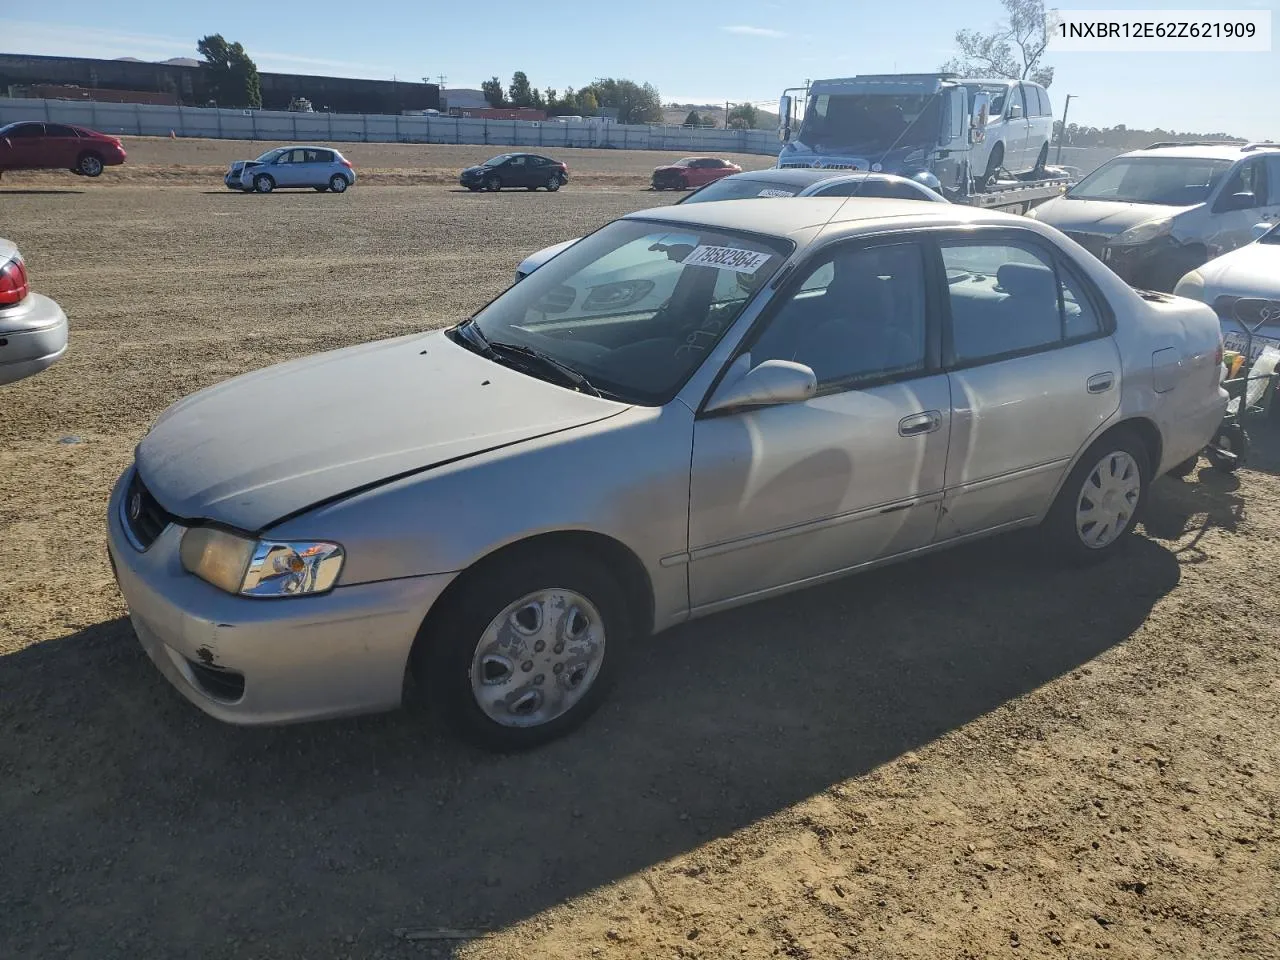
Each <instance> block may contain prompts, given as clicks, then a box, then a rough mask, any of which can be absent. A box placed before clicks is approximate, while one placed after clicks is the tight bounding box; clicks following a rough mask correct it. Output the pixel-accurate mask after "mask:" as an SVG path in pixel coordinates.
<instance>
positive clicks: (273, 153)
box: [254, 147, 284, 163]
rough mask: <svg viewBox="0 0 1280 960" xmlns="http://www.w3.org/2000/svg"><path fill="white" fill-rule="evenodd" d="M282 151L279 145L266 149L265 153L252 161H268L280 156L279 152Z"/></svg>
mask: <svg viewBox="0 0 1280 960" xmlns="http://www.w3.org/2000/svg"><path fill="white" fill-rule="evenodd" d="M282 153H284V149H283V148H281V147H276V149H274V150H268V151H267V152H266V153H264V154H263V155H262V156H260V157H259V158H258V159H257V160H255V161H254V163H270V162H271V161H272V160H274V159H275V158H276V157H278V156H280V154H282Z"/></svg>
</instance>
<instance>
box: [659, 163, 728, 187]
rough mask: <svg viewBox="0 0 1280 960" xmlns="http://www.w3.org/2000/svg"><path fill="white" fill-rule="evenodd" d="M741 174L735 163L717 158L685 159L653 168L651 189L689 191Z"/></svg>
mask: <svg viewBox="0 0 1280 960" xmlns="http://www.w3.org/2000/svg"><path fill="white" fill-rule="evenodd" d="M741 172H742V168H741V167H740V166H738V165H737V164H736V163H730V162H729V161H728V160H721V159H719V158H718V157H685V158H684V159H683V160H677V161H676V162H675V163H672V164H668V165H667V166H665V167H657V168H655V169H654V171H653V189H655V190H689V189H691V188H692V187H701V186H705V185H706V184H708V183H710V182H711V181H712V180H719V179H720V178H721V177H727V176H729V175H730V174H731V173H741Z"/></svg>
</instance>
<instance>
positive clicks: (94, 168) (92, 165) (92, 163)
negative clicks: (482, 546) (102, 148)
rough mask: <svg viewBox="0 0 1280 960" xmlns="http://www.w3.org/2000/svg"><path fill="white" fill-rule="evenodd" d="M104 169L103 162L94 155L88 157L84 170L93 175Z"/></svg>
mask: <svg viewBox="0 0 1280 960" xmlns="http://www.w3.org/2000/svg"><path fill="white" fill-rule="evenodd" d="M101 169H102V164H101V163H99V162H98V161H97V160H95V159H94V158H93V157H86V158H85V161H84V172H85V173H87V174H90V175H93V174H95V173H97V172H98V171H100V170H101Z"/></svg>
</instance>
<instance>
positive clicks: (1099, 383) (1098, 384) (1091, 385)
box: [1085, 372, 1116, 393]
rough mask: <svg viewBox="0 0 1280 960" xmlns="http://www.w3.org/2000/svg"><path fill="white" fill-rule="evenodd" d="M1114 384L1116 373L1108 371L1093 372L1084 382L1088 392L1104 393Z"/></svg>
mask: <svg viewBox="0 0 1280 960" xmlns="http://www.w3.org/2000/svg"><path fill="white" fill-rule="evenodd" d="M1115 385H1116V375H1115V374H1114V373H1110V372H1108V373H1095V374H1094V375H1093V376H1092V377H1090V378H1089V379H1088V381H1087V382H1086V384H1085V386H1086V387H1087V388H1088V390H1089V392H1090V393H1106V392H1107V391H1108V390H1110V389H1111V388H1112V387H1114V386H1115Z"/></svg>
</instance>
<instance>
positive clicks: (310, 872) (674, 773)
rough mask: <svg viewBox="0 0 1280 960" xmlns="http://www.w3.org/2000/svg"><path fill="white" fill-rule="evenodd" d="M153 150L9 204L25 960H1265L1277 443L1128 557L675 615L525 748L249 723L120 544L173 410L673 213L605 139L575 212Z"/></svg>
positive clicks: (0, 824)
mask: <svg viewBox="0 0 1280 960" xmlns="http://www.w3.org/2000/svg"><path fill="white" fill-rule="evenodd" d="M129 149H130V155H131V157H133V158H138V160H139V163H140V167H141V164H142V162H143V161H145V162H146V163H149V164H153V165H154V166H155V167H156V169H157V171H159V172H158V173H156V175H155V176H154V177H153V178H152V179H151V180H150V181H148V180H147V179H146V178H145V177H143V176H142V174H141V173H140V172H139V171H137V170H135V171H134V174H133V176H130V177H121V178H117V177H115V176H114V171H108V174H107V175H105V176H104V177H103V178H102V179H101V180H100V181H97V182H93V183H86V182H85V181H83V180H80V179H79V178H74V177H71V176H69V175H43V174H42V175H25V176H15V177H12V178H11V177H6V178H5V180H4V182H3V184H0V235H3V236H6V237H8V238H10V239H13V240H15V241H16V242H17V243H18V244H19V246H20V247H21V248H22V250H23V252H24V253H25V254H26V256H27V258H28V261H29V266H30V268H31V273H32V277H33V280H34V283H35V285H36V288H37V289H38V290H40V291H42V292H44V293H47V294H49V295H51V296H53V297H55V298H56V299H57V300H58V301H59V302H60V303H61V304H62V305H63V307H64V308H65V309H66V311H67V313H68V315H69V316H70V317H71V323H72V341H71V351H70V353H69V354H68V356H67V357H66V358H65V359H64V360H63V361H62V362H60V363H59V364H57V365H56V366H55V367H53V368H52V369H50V370H49V371H47V372H45V373H43V374H41V375H39V376H37V377H35V378H32V379H30V380H28V381H24V382H22V383H19V384H16V385H13V386H10V387H5V388H0V478H3V484H4V494H3V497H0V865H2V867H0V874H2V876H3V880H2V881H0V955H3V956H5V957H20V958H28V957H29V958H41V960H44V958H49V957H77V958H79V957H83V958H91V960H107V958H122V960H124V958H129V960H133V958H151V957H155V958H171V957H201V958H203V957H208V958H226V957H237V958H238V957H254V958H298V957H307V958H316V960H336V958H343V957H350V958H353V960H355V958H359V960H366V958H374V957H380V958H385V960H392V958H395V960H399V958H426V957H446V956H456V957H459V958H463V957H465V958H469V960H472V958H474V960H480V958H483V960H490V958H492V960H508V958H510V960H516V958H520V960H526V958H529V957H546V958H566V960H567V958H590V957H604V958H616V960H641V958H643V960H649V958H658V957H686V958H693V957H702V958H708V960H712V958H715V960H719V958H727V957H746V958H755V957H761V958H764V957H776V956H782V957H791V958H812V960H825V958H838V957H846V956H850V957H873V958H913V960H915V958H918V960H940V958H947V960H950V958H955V960H975V958H979V957H1052V958H1083V957H1099V956H1111V957H1123V958H1126V960H1127V958H1134V960H1148V958H1150V960H1157V958H1159V960H1166V958H1169V957H1179V958H1181V957H1185V958H1220V957H1221V958H1227V957H1231V958H1235V957H1250V958H1276V957H1280V903H1278V898H1277V891H1278V890H1280V834H1278V833H1277V828H1278V826H1280V825H1278V824H1277V815H1278V813H1280V737H1278V736H1277V731H1280V592H1278V591H1277V587H1276V584H1277V579H1276V569H1277V567H1276V564H1277V562H1278V561H1280V542H1278V537H1280V480H1277V474H1278V473H1280V432H1277V431H1271V430H1268V429H1265V428H1262V427H1260V428H1259V430H1258V432H1257V436H1256V440H1257V443H1258V444H1259V452H1258V457H1257V459H1256V461H1255V468H1254V469H1250V470H1247V471H1245V472H1243V473H1242V474H1241V475H1240V476H1239V477H1238V478H1230V477H1225V476H1222V475H1218V474H1215V473H1213V472H1211V471H1208V470H1205V471H1202V472H1200V473H1198V474H1197V475H1193V476H1192V477H1191V478H1190V479H1189V480H1188V481H1185V482H1179V481H1175V480H1169V479H1163V480H1160V481H1159V482H1158V483H1157V484H1156V485H1155V486H1154V487H1153V489H1152V501H1151V509H1150V513H1149V515H1148V518H1147V522H1146V525H1145V529H1144V532H1143V536H1141V537H1138V538H1135V541H1134V543H1133V544H1132V547H1131V549H1130V550H1129V552H1128V553H1127V555H1125V556H1123V557H1122V558H1119V559H1117V560H1116V561H1115V562H1113V563H1110V564H1108V565H1106V566H1105V567H1102V568H1099V569H1093V570H1088V571H1075V572H1065V571H1063V570H1060V569H1058V568H1056V567H1054V566H1053V565H1051V564H1050V563H1048V562H1047V561H1045V560H1043V559H1041V555H1040V554H1039V553H1038V552H1037V551H1036V550H1035V544H1034V542H1033V541H1032V539H1031V538H1027V537H1012V538H1004V539H1001V540H996V541H991V542H988V543H986V544H982V545H979V546H975V547H970V548H965V549H961V550H959V551H956V552H953V553H951V554H947V555H941V556H937V557H934V558H931V559H927V560H923V561H919V562H915V563H911V564H905V565H902V566H899V567H896V568H893V569H888V570H884V571H880V572H877V573H874V574H870V575H866V576H863V577H858V578H854V579H851V580H848V581H846V582H844V583H838V584H834V585H830V586H826V587H822V588H818V589H813V590H809V591H807V592H803V593H799V594H794V595H791V596H789V597H786V598H783V599H779V600H775V601H770V602H766V603H763V604H758V605H755V606H752V607H749V608H746V609H743V610H739V611H734V612H731V613H726V614H722V615H718V616H716V617H713V618H709V619H706V620H703V621H700V622H697V623H694V624H690V625H687V626H684V627H681V628H678V629H676V630H672V631H670V632H668V633H666V634H663V635H661V636H658V637H656V638H653V639H652V640H651V641H649V642H646V643H644V644H643V645H641V646H640V647H639V648H638V649H637V650H636V651H635V657H634V661H633V664H632V666H631V668H630V670H629V671H628V675H627V676H626V677H625V678H624V681H623V683H622V684H621V685H620V687H619V689H618V690H617V692H616V695H615V696H614V698H613V699H612V700H611V701H610V702H609V703H608V704H607V705H606V706H605V707H604V708H603V709H602V710H601V712H600V713H599V714H597V716H596V717H595V718H593V720H592V721H591V722H590V723H589V724H588V725H586V726H585V727H584V728H583V729H581V730H580V731H578V732H577V733H576V734H574V735H573V736H571V737H569V738H568V739H566V740H563V741H561V742H558V743H556V744H553V745H552V746H550V747H548V748H545V749H543V750H540V751H538V752H535V753H532V754H529V755H524V756H519V757H514V758H498V757H493V756H488V755H481V754H478V753H475V752H473V751H471V750H469V749H467V748H465V747H462V746H460V745H458V744H457V743H455V742H454V741H452V740H450V739H448V738H446V737H444V736H442V735H441V734H439V733H438V732H437V731H435V730H434V729H432V728H431V727H430V725H429V724H428V723H427V720H426V716H425V711H424V710H422V709H420V708H418V707H414V706H411V707H409V708H407V709H406V710H404V711H401V712H399V713H396V714H389V715H385V716H377V717H368V718H362V719H358V720H351V721H342V722H333V723H325V724H316V725H310V726H301V727H289V728H277V729H239V728H234V727H229V726H223V725H220V724H218V723H216V722H215V721H213V720H210V719H208V718H206V717H205V716H204V715H203V714H201V713H200V712H199V711H197V710H196V709H195V708H193V707H191V706H190V705H189V704H187V703H186V701H185V700H183V699H182V698H181V697H180V696H179V695H178V694H177V693H176V692H175V691H173V690H172V689H170V687H169V686H168V684H167V683H166V682H165V681H164V680H163V679H162V678H161V677H160V675H159V674H158V673H157V671H156V670H155V669H154V668H153V667H152V666H151V665H150V663H149V662H148V661H147V660H146V658H145V656H144V655H143V654H142V652H141V650H140V649H139V647H138V645H137V643H136V641H135V639H134V637H133V633H132V631H131V629H130V627H129V625H128V622H127V620H126V619H124V613H125V611H124V608H123V605H122V603H121V600H120V597H119V595H118V594H117V592H116V590H115V588H114V586H113V584H112V582H111V576H110V572H109V569H108V565H107V562H106V558H105V555H104V525H103V512H104V508H105V502H106V497H107V493H108V489H109V487H110V484H111V483H112V482H113V480H114V479H115V477H116V476H117V475H118V474H119V472H120V471H121V470H122V469H123V468H124V467H125V466H126V464H127V463H128V461H129V458H130V455H131V451H132V448H133V446H134V444H136V443H137V441H138V440H139V439H140V438H141V436H142V435H143V433H144V432H145V430H146V429H147V427H148V425H149V424H150V423H151V422H152V421H153V419H154V418H155V417H156V416H157V415H158V414H159V413H160V412H161V411H162V410H163V409H164V408H165V407H166V406H167V405H168V404H169V403H171V402H173V401H174V400H176V399H178V398H179V397H181V396H183V395H185V394H187V393H190V392H191V391H194V390H196V389H198V388H200V387H203V386H206V385H208V384H211V383H214V382H216V381H218V380H221V379H224V378H226V377H228V376H231V375H233V374H236V373H239V372H242V371H246V370H250V369H253V368H257V367H262V366H265V365H267V364H270V363H272V362H275V361H278V360H282V359H286V358H290V357H295V356H298V355H302V354H306V353H311V352H314V351H317V350H321V349H326V348H330V347H336V346H341V345H345V344H352V343H357V342H360V341H366V340H371V339H375V338H379V337H386V336H392V335H397V334H401V333H405V332H409V331H413V330H419V329H422V328H426V327H433V326H438V325H441V324H445V323H449V322H452V321H454V320H457V319H459V318H461V317H462V316H465V315H466V314H467V313H469V312H470V311H472V310H473V309H474V308H476V307H477V306H479V305H481V304H482V303H483V302H484V301H486V300H487V299H488V298H489V297H491V296H492V295H494V294H495V293H497V292H498V291H499V290H500V289H501V288H502V287H503V286H504V285H505V284H506V283H507V282H508V279H509V277H510V275H511V271H512V268H513V267H514V266H515V264H516V263H517V262H518V261H519V260H520V259H521V258H522V257H523V256H524V255H525V254H527V253H529V252H530V251H532V250H535V249H537V248H539V247H541V246H542V245H544V244H547V243H551V242H553V241H557V240H561V239H566V238H569V237H572V236H575V235H577V234H579V233H580V232H582V231H583V230H586V229H590V228H592V227H594V226H596V225H598V224H600V223H602V222H604V221H606V220H608V219H610V218H612V217H614V216H616V215H618V214H621V213H623V212H626V211H629V210H632V209H636V208H639V207H642V206H645V205H651V204H655V203H664V202H668V201H669V200H670V199H671V197H670V195H664V194H653V193H649V192H646V191H644V190H643V189H642V186H643V174H644V172H645V171H646V170H648V169H649V168H650V167H652V166H653V165H654V163H656V162H657V160H656V159H655V157H654V156H653V155H648V154H644V155H626V154H622V153H620V152H616V151H603V152H601V155H600V156H596V155H592V156H591V157H590V158H589V159H588V158H587V155H586V154H585V153H584V154H583V155H582V159H577V158H576V157H573V158H570V160H569V163H570V167H571V169H578V168H583V169H584V170H590V171H595V172H596V173H597V174H598V175H599V176H600V177H601V178H606V179H604V180H602V182H606V183H607V182H608V180H607V178H616V179H615V180H614V183H615V185H614V186H605V187H601V186H597V187H592V188H583V187H580V186H578V185H576V184H571V185H570V186H569V187H568V188H566V189H565V190H564V191H561V192H560V193H558V194H554V195H549V194H545V193H538V194H529V193H524V192H513V193H503V194H500V195H496V196H490V195H479V196H476V195H471V194H468V193H465V192H458V191H455V190H452V189H450V188H448V187H444V186H435V187H432V186H394V185H388V186H376V185H375V186H368V185H360V186H357V187H356V188H355V189H354V190H352V191H350V192H349V193H347V194H345V195H343V196H331V195H317V194H314V193H311V192H307V193H295V194H274V195H272V196H268V197H259V196H243V195H239V194H231V193H228V192H227V191H225V190H223V189H222V188H221V184H220V182H219V180H218V179H217V177H216V174H217V173H219V172H220V166H221V164H222V163H224V162H225V161H226V160H227V159H230V158H231V157H233V156H243V155H247V154H249V153H251V152H252V151H247V150H246V149H245V145H243V144H218V145H200V144H197V145H191V144H187V143H178V144H177V145H173V144H169V143H164V142H160V143H156V142H150V143H147V144H146V145H145V146H144V145H143V144H134V143H131V144H130V146H129ZM369 149H370V156H372V155H373V153H374V152H375V151H376V150H385V156H386V157H388V158H391V159H385V160H383V161H381V162H384V163H388V164H400V163H402V162H403V163H404V164H405V165H406V166H408V165H409V163H410V160H409V159H407V158H408V157H409V156H410V155H412V156H415V157H416V156H417V154H416V153H413V151H417V150H422V151H423V159H422V161H421V162H422V165H423V167H424V168H432V169H443V168H445V167H448V166H449V165H451V164H453V165H455V166H456V164H457V163H458V162H461V160H462V159H463V158H462V150H458V151H452V150H450V151H444V150H438V149H427V148H412V147H400V146H393V147H387V148H369ZM465 150H466V151H470V152H469V154H468V158H474V157H477V156H480V155H482V154H483V153H484V150H483V149H477V148H465ZM402 151H404V152H403V153H402ZM604 154H607V156H606V155H604ZM351 155H352V157H353V159H354V160H355V162H356V163H358V164H359V163H368V164H370V165H371V166H372V165H374V164H375V161H373V160H366V159H364V158H363V157H362V155H361V152H360V151H359V150H357V148H356V147H352V149H351ZM401 156H405V157H406V159H405V160H403V161H402V160H400V159H399V158H400V157H401ZM414 162H416V161H414ZM173 164H177V165H178V166H181V167H184V168H186V169H189V170H202V169H204V168H206V167H207V168H209V169H213V170H214V172H215V176H214V178H213V179H211V180H208V181H206V182H193V183H192V185H190V186H171V185H166V184H165V183H164V179H165V178H164V177H163V176H161V175H160V174H161V173H163V168H164V167H165V166H166V165H173ZM386 169H391V167H387V168H386ZM397 169H398V167H397ZM633 174H635V175H636V176H638V177H639V179H636V178H635V177H633V176H632V175H633ZM185 175H187V176H192V175H191V174H189V173H188V174H185ZM628 178H630V180H629V179H628ZM627 182H630V183H631V184H632V185H631V186H623V185H622V184H624V183H627ZM450 937H453V938H452V939H450Z"/></svg>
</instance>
